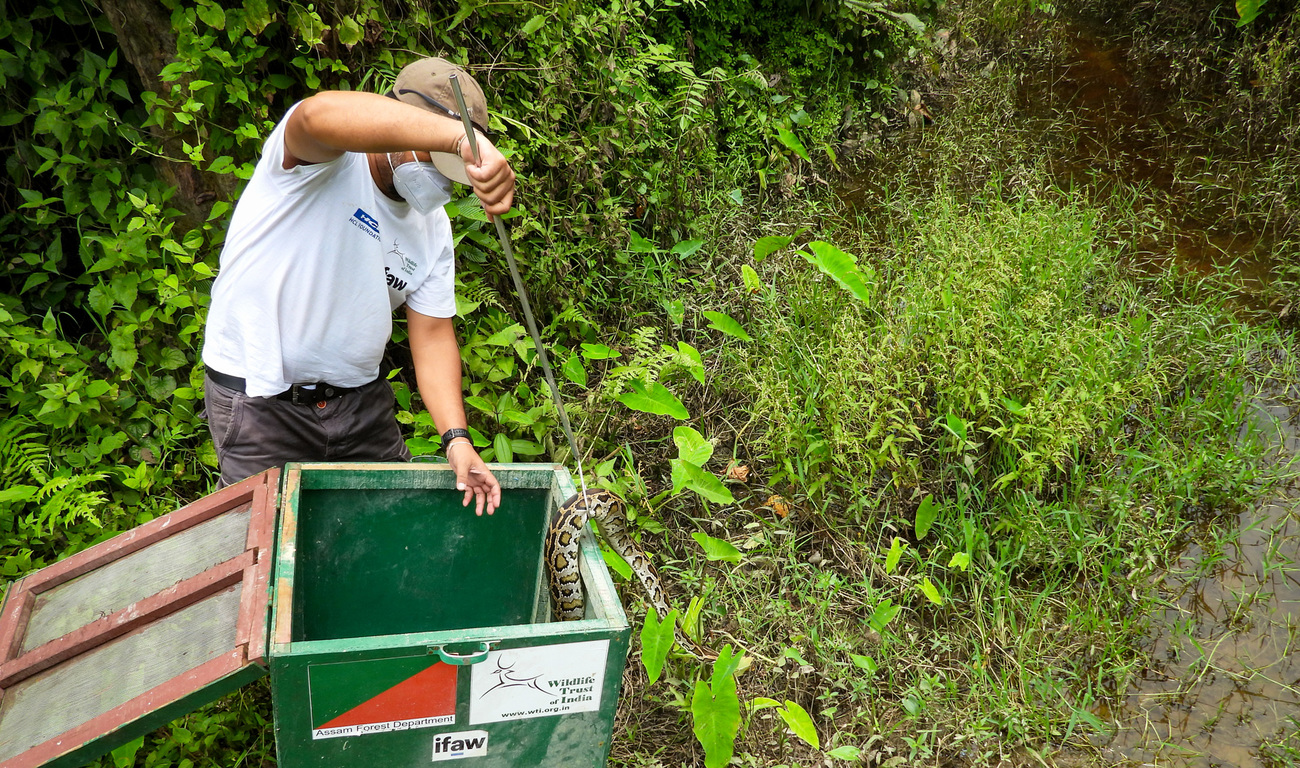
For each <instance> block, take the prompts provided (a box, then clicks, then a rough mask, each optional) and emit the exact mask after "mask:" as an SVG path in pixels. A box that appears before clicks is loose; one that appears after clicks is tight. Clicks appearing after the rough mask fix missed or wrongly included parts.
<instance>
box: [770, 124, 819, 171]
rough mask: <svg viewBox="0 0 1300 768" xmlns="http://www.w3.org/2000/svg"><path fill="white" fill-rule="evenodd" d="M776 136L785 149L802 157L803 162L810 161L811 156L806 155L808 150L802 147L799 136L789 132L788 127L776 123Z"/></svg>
mask: <svg viewBox="0 0 1300 768" xmlns="http://www.w3.org/2000/svg"><path fill="white" fill-rule="evenodd" d="M776 137H777V138H778V139H780V140H781V143H782V144H784V145H785V146H786V149H789V150H790V151H791V152H793V153H795V154H796V155H798V156H799V157H802V158H803V159H804V162H812V160H811V158H809V157H808V150H806V149H804V146H803V142H802V141H799V137H798V136H795V135H794V134H793V133H791V132H790V129H789V128H786V127H785V126H784V125H778V126H777V127H776Z"/></svg>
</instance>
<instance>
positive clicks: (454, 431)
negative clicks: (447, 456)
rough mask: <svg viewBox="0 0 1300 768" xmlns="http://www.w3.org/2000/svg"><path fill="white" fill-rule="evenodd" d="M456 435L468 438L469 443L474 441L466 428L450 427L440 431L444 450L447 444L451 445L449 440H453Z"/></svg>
mask: <svg viewBox="0 0 1300 768" xmlns="http://www.w3.org/2000/svg"><path fill="white" fill-rule="evenodd" d="M458 437H463V438H465V439H466V440H469V441H470V442H471V443H472V442H474V441H473V439H472V438H471V437H470V436H469V430H468V429H461V428H460V427H452V428H451V429H449V430H447V431H446V432H443V433H442V449H443V450H444V451H445V450H447V446H449V445H451V441H452V440H455V439H456V438H458Z"/></svg>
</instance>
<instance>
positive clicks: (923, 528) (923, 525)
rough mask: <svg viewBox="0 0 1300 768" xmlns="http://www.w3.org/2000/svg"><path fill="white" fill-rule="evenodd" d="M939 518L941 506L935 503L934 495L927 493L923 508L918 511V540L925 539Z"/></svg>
mask: <svg viewBox="0 0 1300 768" xmlns="http://www.w3.org/2000/svg"><path fill="white" fill-rule="evenodd" d="M937 517H939V505H938V504H935V503H934V494H933V493H927V494H926V495H925V498H924V499H921V506H920V507H918V508H917V510H916V538H917V539H924V538H925V535H926V534H927V533H929V532H930V526H932V525H934V521H935V519H936V518H937Z"/></svg>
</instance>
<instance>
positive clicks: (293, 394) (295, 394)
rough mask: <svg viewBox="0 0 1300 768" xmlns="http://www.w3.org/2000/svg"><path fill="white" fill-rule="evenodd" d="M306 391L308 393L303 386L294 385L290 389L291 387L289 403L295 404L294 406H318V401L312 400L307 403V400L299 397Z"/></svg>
mask: <svg viewBox="0 0 1300 768" xmlns="http://www.w3.org/2000/svg"><path fill="white" fill-rule="evenodd" d="M304 391H308V390H305V389H304V388H303V387H302V386H300V385H298V384H294V385H292V386H290V387H289V402H291V403H293V404H294V405H315V404H316V401H315V400H312V401H311V402H308V401H306V400H304V399H301V398H300V397H299V396H300V395H302V394H303V392H304ZM310 391H312V392H314V391H315V390H310Z"/></svg>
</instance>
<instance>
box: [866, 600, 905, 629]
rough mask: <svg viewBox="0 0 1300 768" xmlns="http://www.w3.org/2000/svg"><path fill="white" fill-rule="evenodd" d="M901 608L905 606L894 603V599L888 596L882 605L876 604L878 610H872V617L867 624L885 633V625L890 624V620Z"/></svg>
mask: <svg viewBox="0 0 1300 768" xmlns="http://www.w3.org/2000/svg"><path fill="white" fill-rule="evenodd" d="M901 610H903V606H901V605H894V601H893V600H891V599H890V598H888V597H886V598H885V599H884V600H883V601H882V602H881V603H880V605H877V606H876V610H874V611H872V612H871V618H869V619H867V626H869V627H871V628H872V629H874V630H876V631H877V632H879V633H880V634H882V635H883V634H885V627H888V626H889V622H891V621H893V620H894V617H895V616H897V615H898V613H899V611H901Z"/></svg>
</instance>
